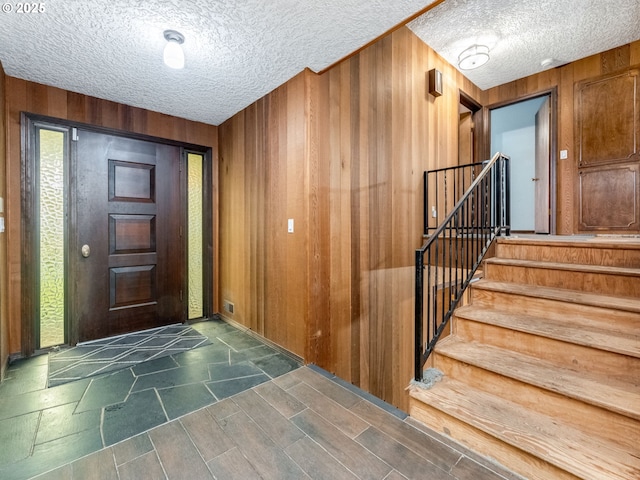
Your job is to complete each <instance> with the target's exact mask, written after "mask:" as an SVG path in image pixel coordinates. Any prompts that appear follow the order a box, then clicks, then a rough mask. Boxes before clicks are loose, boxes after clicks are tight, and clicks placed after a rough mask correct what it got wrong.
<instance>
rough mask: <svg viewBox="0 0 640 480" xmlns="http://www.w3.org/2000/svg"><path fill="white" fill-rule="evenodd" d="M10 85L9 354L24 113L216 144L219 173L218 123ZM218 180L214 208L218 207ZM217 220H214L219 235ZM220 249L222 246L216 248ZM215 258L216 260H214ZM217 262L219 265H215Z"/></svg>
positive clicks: (17, 344) (13, 340) (16, 340)
mask: <svg viewBox="0 0 640 480" xmlns="http://www.w3.org/2000/svg"><path fill="white" fill-rule="evenodd" d="M6 89H7V95H6V98H7V105H6V108H7V112H6V113H7V115H6V119H7V123H8V124H7V132H8V135H7V145H6V152H7V170H6V174H7V182H6V184H7V192H6V200H5V210H6V222H7V226H8V232H7V254H8V262H7V265H8V270H9V282H8V300H9V302H8V317H9V341H10V345H9V348H10V353H14V352H19V351H20V349H21V325H20V318H21V314H20V303H21V291H20V289H21V283H20V282H21V279H20V245H21V238H20V237H21V234H20V225H21V221H20V214H21V204H20V149H21V145H20V131H21V130H20V112H22V111H24V112H29V113H35V114H40V115H48V116H51V117H55V118H60V119H67V120H71V121H76V122H83V123H88V124H92V125H97V126H101V127H107V128H113V129H118V130H124V131H128V132H133V133H139V134H144V135H152V136H156V137H160V138H166V139H170V140H176V141H179V142H185V143H192V144H196V145H202V146H205V147H211V149H212V152H213V159H212V161H213V165H214V169H213V170H214V172H215V173H214V175H217V169H216V168H215V165H216V161H217V159H216V154H217V142H218V130H217V127H215V126H212V125H206V124H203V123H200V122H193V121H189V120H185V119H182V118H177V117H172V116H169V115H164V114H160V113H157V112H151V111H148V110H143V109H140V108H136V107H130V106H127V105H122V104H118V103H114V102H110V101H106V100H100V99H98V98H94V97H89V96H86V95H81V94H77V93H73V92H68V91H66V90H61V89H58V88H53V87H49V86H46V85H41V84H38V83H33V82H28V81H25V80H20V79H17V78H13V77H6ZM216 182H217V178H214V192H213V197H214V200H213V203H214V205H213V206H212V208H213V211H214V219H215V218H216V217H215V212H216V211H217V199H216V192H215V184H216ZM215 228H216V220H214V238H215V233H216V232H215ZM215 251H216V252H217V249H215ZM214 260H215V259H214ZM215 263H217V262H215V261H214V265H215Z"/></svg>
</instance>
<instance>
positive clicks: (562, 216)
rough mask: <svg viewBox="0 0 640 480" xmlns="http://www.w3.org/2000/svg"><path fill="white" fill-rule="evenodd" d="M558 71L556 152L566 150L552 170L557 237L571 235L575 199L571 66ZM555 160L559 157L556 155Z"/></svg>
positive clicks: (572, 75)
mask: <svg viewBox="0 0 640 480" xmlns="http://www.w3.org/2000/svg"><path fill="white" fill-rule="evenodd" d="M556 71H557V72H558V82H557V83H558V132H557V134H558V151H560V150H566V151H567V153H568V158H566V159H564V160H558V165H557V169H556V175H557V178H556V182H557V184H556V186H557V191H556V198H557V201H556V207H557V212H556V222H557V223H556V229H557V230H556V231H557V233H558V234H560V235H568V234H571V233H573V225H574V218H575V202H574V199H575V198H576V195H575V192H574V187H573V172H574V165H575V162H576V153H575V151H574V148H573V147H574V142H573V78H574V72H573V64H569V65H567V66H565V67H563V68H562V69H559V70H556ZM557 158H560V155H559V153H558V156H557Z"/></svg>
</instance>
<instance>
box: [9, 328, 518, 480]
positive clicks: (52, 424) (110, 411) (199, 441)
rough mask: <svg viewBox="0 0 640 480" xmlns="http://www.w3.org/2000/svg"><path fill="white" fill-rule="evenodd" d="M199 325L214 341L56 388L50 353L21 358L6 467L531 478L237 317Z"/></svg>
mask: <svg viewBox="0 0 640 480" xmlns="http://www.w3.org/2000/svg"><path fill="white" fill-rule="evenodd" d="M194 328H196V329H197V330H199V331H200V332H201V333H203V334H205V335H207V336H208V337H209V338H210V339H211V341H212V344H211V345H209V346H207V347H201V348H199V349H196V350H191V351H189V352H186V353H182V354H179V355H175V356H172V357H165V358H162V359H158V360H157V361H150V362H148V363H146V364H140V365H138V366H136V367H133V368H129V369H126V370H122V371H120V372H117V373H113V374H109V375H104V376H101V377H95V378H92V379H88V380H83V381H78V382H73V383H69V384H65V385H61V386H58V387H54V388H50V389H47V390H45V389H43V385H44V384H45V383H44V382H46V365H47V362H46V357H44V360H43V359H42V357H38V358H33V359H30V360H28V361H24V362H20V363H18V364H16V365H13V366H12V367H11V369H10V372H9V373H10V379H11V381H7V382H6V383H3V384H2V385H0V478H1V479H23V478H30V477H32V476H37V478H38V480H54V479H66V480H77V479H81V480H86V479H114V480H128V479H135V480H138V479H155V478H158V479H183V478H185V479H213V478H217V479H236V478H237V479H243V480H244V479H253V478H265V479H270V478H271V479H278V480H280V479H301V478H317V479H343V478H344V479H365V478H366V479H369V478H371V479H386V480H396V479H418V478H420V479H422V478H424V479H435V480H471V479H474V480H517V479H520V480H522V479H521V477H518V476H517V475H515V474H513V473H512V472H509V471H508V470H505V469H503V468H502V467H500V466H499V465H496V464H494V463H492V462H490V461H488V460H487V459H484V458H483V457H479V456H477V455H475V454H473V453H472V452H469V451H468V450H466V449H464V448H463V447H461V446H459V445H457V444H455V443H454V442H451V441H450V440H448V439H446V438H444V437H442V436H440V435H439V434H437V433H435V432H432V431H430V430H429V429H427V428H426V427H424V426H422V425H421V424H419V423H418V422H415V421H413V420H412V419H411V418H408V417H407V416H406V415H405V414H404V413H403V412H400V411H399V410H397V409H394V408H393V407H391V406H389V405H387V404H385V403H384V402H382V401H381V400H379V399H376V398H375V397H373V396H371V395H369V394H367V393H365V392H363V391H361V390H359V389H357V388H355V387H353V386H351V385H349V384H347V383H346V382H344V381H342V380H340V379H338V378H336V377H334V376H331V375H330V374H328V373H327V372H324V371H323V370H321V369H318V368H316V367H313V366H309V367H300V364H299V363H297V362H296V361H295V360H294V359H293V358H291V357H290V356H288V355H285V354H283V353H282V352H279V351H277V350H275V349H273V348H272V347H270V346H269V345H265V344H263V343H262V342H260V341H259V340H257V339H256V338H255V337H253V336H251V335H248V334H246V333H243V332H240V331H238V330H236V329H235V328H234V327H232V326H230V325H227V324H225V323H223V322H220V321H210V322H203V323H200V324H196V325H194ZM154 362H155V363H154ZM43 365H44V367H45V369H44V370H43V368H42V367H43ZM380 407H382V408H380ZM39 474H40V475H39Z"/></svg>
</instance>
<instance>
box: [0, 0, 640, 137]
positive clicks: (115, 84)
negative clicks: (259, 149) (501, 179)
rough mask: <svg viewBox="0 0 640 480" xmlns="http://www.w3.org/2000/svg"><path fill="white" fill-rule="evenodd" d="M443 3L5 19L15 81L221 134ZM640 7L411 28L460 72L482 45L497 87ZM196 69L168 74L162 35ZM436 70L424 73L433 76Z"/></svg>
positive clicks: (96, 12)
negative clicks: (257, 106)
mask: <svg viewBox="0 0 640 480" xmlns="http://www.w3.org/2000/svg"><path fill="white" fill-rule="evenodd" d="M431 2H432V0H394V1H389V0H91V1H83V2H81V1H79V0H44V1H43V2H41V4H42V5H44V8H45V11H44V12H42V13H29V14H25V13H23V14H20V13H17V12H16V10H17V5H18V2H17V1H14V0H3V2H0V3H3V6H4V5H9V6H12V7H13V11H12V12H9V13H2V12H0V61H1V62H2V64H3V65H4V69H5V72H6V73H7V75H10V76H13V77H18V78H23V79H26V80H30V81H34V82H39V83H43V84H46V85H53V86H56V87H59V88H63V89H66V90H70V91H73V92H78V93H83V94H86V95H91V96H95V97H99V98H103V99H107V100H112V101H115V102H120V103H125V104H128V105H132V106H136V107H142V108H146V109H148V110H154V111H158V112H162V113H167V114H170V115H175V116H179V117H184V118H187V119H191V120H198V121H201V122H205V123H210V124H214V125H218V124H220V123H222V122H223V121H224V120H226V119H228V118H229V117H231V116H232V115H234V114H235V113H237V112H238V111H240V110H242V109H243V108H245V107H246V106H247V105H249V104H251V103H253V102H254V101H256V100H257V99H259V98H261V97H262V96H264V95H265V94H267V93H268V92H270V91H271V90H273V89H274V88H276V87H278V86H279V85H281V84H283V83H284V82H286V81H287V80H289V79H290V78H292V77H293V76H295V75H296V74H298V73H299V72H301V71H302V70H303V69H304V68H305V67H309V68H310V69H311V70H314V71H319V70H323V69H325V68H326V67H328V66H329V65H331V64H333V63H335V62H336V61H338V60H340V59H341V58H343V57H345V56H346V55H348V54H350V53H352V52H353V51H355V50H357V49H359V48H360V47H362V46H363V45H366V44H367V43H369V42H370V41H371V40H373V39H374V38H376V37H377V36H379V35H381V34H383V33H384V32H386V31H388V30H389V29H390V28H392V27H393V26H395V25H398V24H400V23H401V22H402V21H404V20H405V19H407V18H409V17H410V16H411V15H413V14H414V13H415V12H418V11H420V10H421V9H422V8H424V7H425V6H426V5H428V4H430V3H431ZM639 24H640V0H535V1H534V0H526V1H517V0H446V1H445V2H443V3H442V4H440V5H439V6H438V7H436V8H435V9H433V10H431V11H429V12H427V13H426V14H425V15H423V16H422V17H420V18H419V19H416V20H415V21H413V22H412V23H411V24H410V25H409V26H410V28H411V29H412V30H413V31H414V32H416V33H417V34H418V35H419V36H420V37H421V38H422V39H423V41H424V42H425V43H427V44H428V45H429V46H430V47H432V48H433V49H434V50H436V51H437V52H438V53H440V55H442V56H443V57H444V58H445V59H447V60H448V61H449V62H450V63H452V64H453V65H457V61H458V55H459V54H460V52H461V51H462V50H464V49H465V48H467V47H468V46H469V45H471V44H473V43H483V44H486V45H487V46H489V48H490V49H491V52H490V55H491V60H490V61H489V63H487V64H486V65H484V66H483V67H480V68H479V69H477V70H470V71H466V72H464V74H465V75H466V76H467V77H468V78H469V79H470V80H471V81H473V82H474V83H476V84H477V85H478V86H479V87H481V88H483V89H486V88H489V87H492V86H495V85H499V84H502V83H505V82H508V81H511V80H514V79H517V78H521V77H524V76H527V75H530V74H532V73H536V72H538V71H540V70H542V67H541V66H540V62H541V61H542V60H543V59H545V58H549V57H551V58H553V59H554V63H553V64H552V65H551V66H552V67H553V66H558V65H560V64H563V63H566V62H570V61H573V60H576V59H578V58H582V57H585V56H588V55H591V54H594V53H598V52H601V51H604V50H608V49H610V48H614V47H617V46H619V45H622V44H625V43H629V42H631V41H634V40H637V39H639V38H640V28H639V27H638V25H639ZM167 29H173V30H178V31H179V32H181V33H183V34H184V35H185V37H186V40H185V44H184V51H185V57H186V68H185V69H184V70H172V69H170V68H168V67H166V66H164V64H163V63H162V50H163V48H164V45H165V40H164V37H163V35H162V33H163V31H164V30H167ZM428 68H429V66H425V69H428Z"/></svg>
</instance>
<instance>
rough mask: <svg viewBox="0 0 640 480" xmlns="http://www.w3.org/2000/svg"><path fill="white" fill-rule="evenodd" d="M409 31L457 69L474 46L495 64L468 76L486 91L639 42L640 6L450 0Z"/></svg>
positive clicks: (634, 0)
mask: <svg viewBox="0 0 640 480" xmlns="http://www.w3.org/2000/svg"><path fill="white" fill-rule="evenodd" d="M408 26H409V28H410V29H411V30H412V31H413V32H414V33H415V34H416V35H418V36H419V37H420V38H421V39H422V40H423V41H424V42H425V43H426V44H428V45H429V46H430V47H431V48H433V49H434V50H435V51H437V52H438V53H439V54H440V55H441V56H443V57H444V58H445V59H446V60H447V61H448V62H449V63H451V64H452V65H455V66H456V67H457V66H458V56H459V55H460V53H461V52H462V51H463V50H465V49H466V48H468V47H469V46H471V45H473V44H476V43H477V44H481V45H486V46H488V47H489V49H490V53H489V55H490V57H491V58H490V60H489V62H488V63H486V64H485V65H484V66H482V67H479V68H477V69H475V70H466V71H464V72H463V73H464V75H465V76H466V77H467V78H468V79H469V80H471V81H472V82H473V83H475V84H476V85H477V86H479V87H480V88H482V89H487V88H491V87H494V86H496V85H501V84H503V83H506V82H510V81H512V80H516V79H519V78H523V77H526V76H528V75H532V74H534V73H537V72H539V71H541V70H543V67H541V65H540V62H541V61H542V60H544V59H545V58H552V59H553V63H552V64H551V65H550V66H549V67H547V68H552V67H557V66H560V65H563V64H565V63H569V62H572V61H574V60H578V59H580V58H584V57H588V56H589V55H593V54H595V53H599V52H604V51H606V50H610V49H612V48H615V47H618V46H620V45H624V44H626V43H631V42H633V41H636V40H638V39H640V0H535V1H533V0H526V1H516V0H446V1H445V2H443V3H442V4H440V5H439V6H437V7H436V8H434V9H433V10H431V11H429V12H427V13H425V14H424V15H422V16H421V17H419V18H417V19H416V20H414V21H413V22H411V23H410V24H409V25H408Z"/></svg>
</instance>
